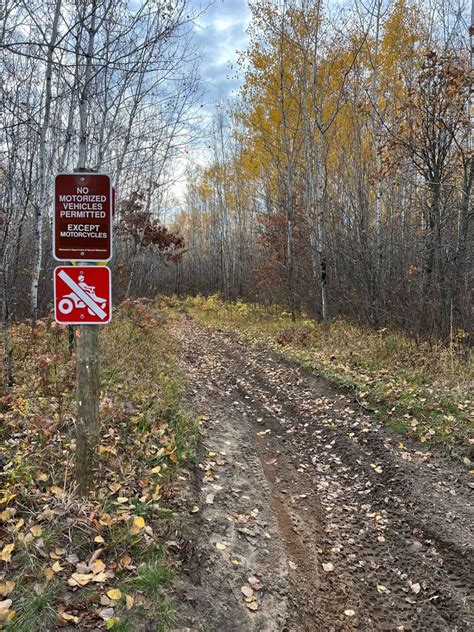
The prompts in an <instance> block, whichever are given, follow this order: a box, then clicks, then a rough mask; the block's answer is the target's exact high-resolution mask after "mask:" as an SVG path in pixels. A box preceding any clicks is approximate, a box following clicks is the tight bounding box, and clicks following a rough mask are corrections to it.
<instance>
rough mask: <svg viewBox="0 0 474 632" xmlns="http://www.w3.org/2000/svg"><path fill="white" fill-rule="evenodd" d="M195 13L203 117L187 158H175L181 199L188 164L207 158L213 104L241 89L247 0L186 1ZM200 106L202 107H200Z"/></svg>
mask: <svg viewBox="0 0 474 632" xmlns="http://www.w3.org/2000/svg"><path fill="white" fill-rule="evenodd" d="M189 4H190V6H191V8H192V9H193V10H194V12H195V13H197V14H198V17H197V19H196V20H195V24H194V43H195V44H196V45H197V47H198V49H199V54H200V75H201V82H202V83H201V90H202V96H201V98H200V100H199V103H198V104H197V108H196V109H197V111H198V112H199V116H200V117H202V131H201V133H202V134H203V137H202V139H201V140H200V141H198V142H197V143H194V146H193V149H192V150H191V151H190V152H189V154H188V157H187V158H184V157H181V158H178V159H177V160H176V161H175V176H176V177H177V178H178V179H177V181H176V182H175V183H174V185H173V187H172V195H173V197H174V198H175V199H176V198H177V199H178V200H180V201H181V202H182V201H183V199H184V195H185V191H186V177H185V174H186V170H187V167H188V166H189V165H196V164H200V165H204V164H206V163H207V162H208V161H209V153H208V150H207V145H208V141H207V139H206V138H205V128H206V125H207V124H209V123H210V121H211V120H212V116H213V113H214V112H215V110H216V106H217V105H218V104H219V103H220V102H222V101H223V100H228V99H232V97H233V96H236V95H237V93H238V90H239V88H240V85H241V82H242V77H238V76H237V66H236V62H237V59H238V51H239V50H240V51H242V50H244V49H245V48H246V47H247V44H248V38H247V34H246V29H247V26H248V25H249V21H250V10H249V8H248V3H247V0H189ZM201 105H202V107H201Z"/></svg>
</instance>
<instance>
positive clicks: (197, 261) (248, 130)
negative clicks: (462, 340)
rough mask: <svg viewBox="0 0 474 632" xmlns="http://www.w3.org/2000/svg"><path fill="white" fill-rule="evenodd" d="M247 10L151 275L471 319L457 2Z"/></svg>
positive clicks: (439, 332) (445, 330) (406, 316)
mask: <svg viewBox="0 0 474 632" xmlns="http://www.w3.org/2000/svg"><path fill="white" fill-rule="evenodd" d="M251 15H252V17H251V22H250V26H249V39H250V42H249V46H248V49H247V50H245V51H243V52H242V54H241V57H240V70H241V72H242V73H243V76H244V81H243V86H242V88H241V91H240V94H239V97H238V99H237V101H236V102H233V103H231V104H230V105H229V107H222V108H221V109H220V110H219V111H218V113H217V115H216V117H215V120H214V123H213V126H212V130H211V132H210V142H209V147H210V154H211V158H210V161H209V165H208V166H207V167H205V168H201V167H196V168H195V169H194V170H193V171H192V173H191V174H190V177H189V186H188V193H187V199H186V205H185V208H184V209H183V211H182V212H181V214H180V216H179V217H178V218H177V220H176V224H175V225H176V228H178V229H179V230H180V231H181V232H182V233H183V235H184V237H185V240H186V245H187V250H188V252H187V253H186V255H185V257H184V258H183V261H182V262H181V263H180V264H179V265H178V268H179V270H178V273H177V274H175V272H176V271H173V275H174V277H173V278H172V276H171V274H169V275H168V289H170V290H171V289H172V288H173V287H174V291H182V292H191V293H196V292H203V293H213V292H219V293H221V294H222V296H224V297H225V298H229V299H232V298H237V297H242V298H245V299H247V300H251V301H264V302H274V303H280V304H285V305H286V306H287V309H288V310H289V311H290V312H291V313H295V312H296V311H298V310H304V311H306V312H307V313H309V314H311V315H312V316H315V317H317V318H318V319H321V320H322V321H326V320H328V319H330V318H334V317H350V318H355V319H357V320H359V321H361V322H364V323H368V324H371V325H375V326H385V325H393V326H397V327H401V328H403V329H405V330H407V331H409V332H411V333H413V334H414V335H422V336H429V335H434V336H441V337H444V338H445V337H447V336H449V335H453V332H456V331H459V332H460V334H459V335H461V336H463V335H466V334H468V333H469V332H470V333H471V334H472V332H473V314H472V305H473V301H472V299H473V262H474V259H473V249H472V246H473V230H472V227H473V210H472V182H473V171H474V167H473V147H474V141H473V120H472V118H471V117H472V108H473V104H472V78H473V70H472V63H473V62H472V38H473V36H474V34H473V27H472V26H471V27H470V25H471V19H472V18H471V5H470V3H468V2H462V1H450V0H446V1H440V0H429V1H421V0H396V1H394V2H388V1H386V0H370V1H368V2H362V1H361V0H357V1H356V2H351V3H345V4H339V5H337V6H335V5H334V3H324V2H322V1H321V0H281V1H279V2H273V1H268V0H259V1H257V2H252V3H251ZM470 38H471V39H470ZM463 332H464V333H463Z"/></svg>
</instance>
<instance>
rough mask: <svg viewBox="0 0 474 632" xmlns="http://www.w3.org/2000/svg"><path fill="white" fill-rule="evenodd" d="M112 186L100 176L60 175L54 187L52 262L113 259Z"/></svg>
mask: <svg viewBox="0 0 474 632" xmlns="http://www.w3.org/2000/svg"><path fill="white" fill-rule="evenodd" d="M112 209H113V204H112V186H111V182H110V178H109V176H107V175H105V174H101V173H60V174H59V175H57V176H56V180H55V186H54V227H53V235H54V239H53V241H54V245H53V254H54V258H55V259H57V260H58V261H109V260H110V259H111V258H112Z"/></svg>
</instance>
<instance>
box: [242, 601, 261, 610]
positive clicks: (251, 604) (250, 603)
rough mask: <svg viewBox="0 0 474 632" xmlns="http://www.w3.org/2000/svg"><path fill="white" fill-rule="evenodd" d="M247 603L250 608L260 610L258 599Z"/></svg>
mask: <svg viewBox="0 0 474 632" xmlns="http://www.w3.org/2000/svg"><path fill="white" fill-rule="evenodd" d="M245 605H246V606H247V608H248V609H249V610H252V611H253V612H255V610H258V604H257V602H256V601H249V602H247V603H246V604H245Z"/></svg>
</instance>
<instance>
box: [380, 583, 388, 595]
mask: <svg viewBox="0 0 474 632" xmlns="http://www.w3.org/2000/svg"><path fill="white" fill-rule="evenodd" d="M377 590H378V592H379V593H381V594H386V595H388V594H389V593H390V590H389V589H388V588H387V587H386V586H383V585H382V584H379V585H378V586H377Z"/></svg>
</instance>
